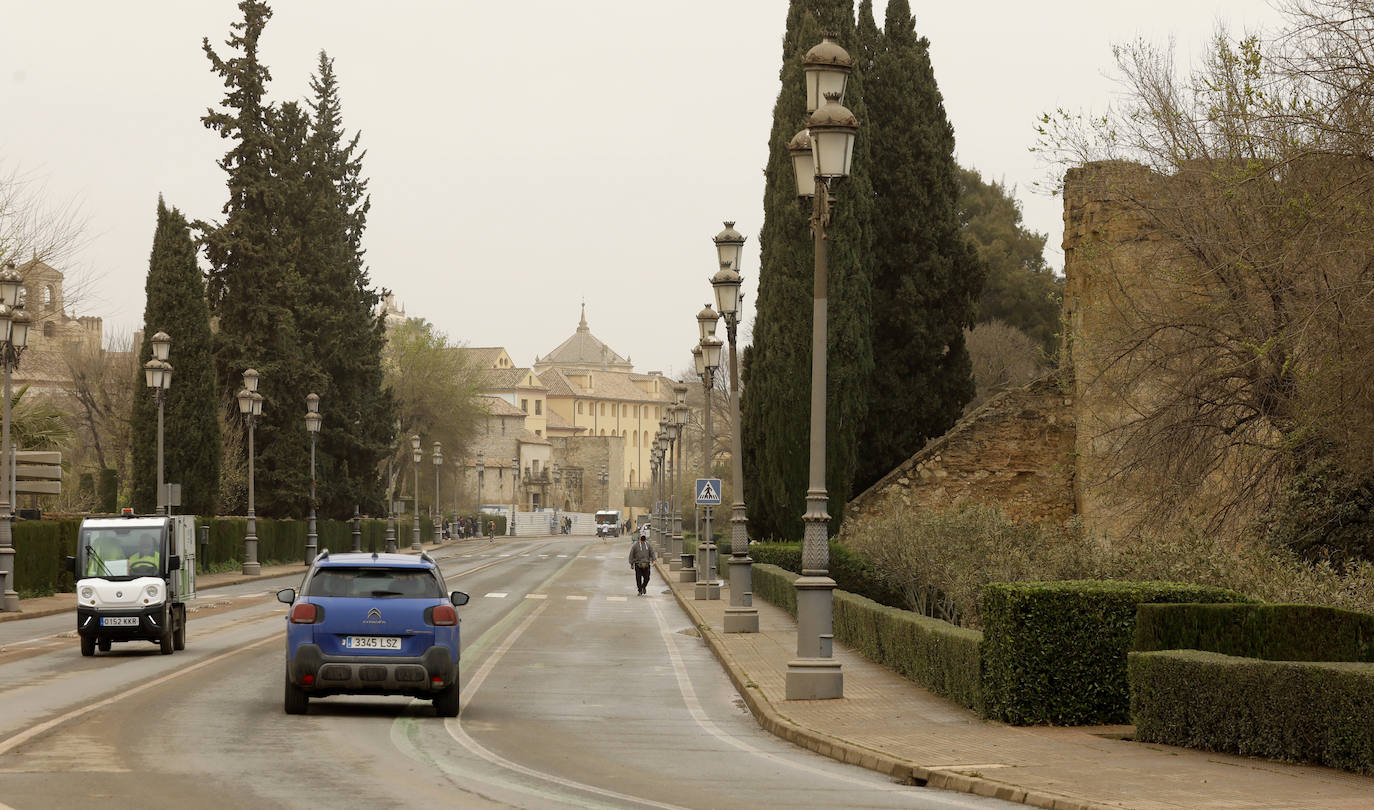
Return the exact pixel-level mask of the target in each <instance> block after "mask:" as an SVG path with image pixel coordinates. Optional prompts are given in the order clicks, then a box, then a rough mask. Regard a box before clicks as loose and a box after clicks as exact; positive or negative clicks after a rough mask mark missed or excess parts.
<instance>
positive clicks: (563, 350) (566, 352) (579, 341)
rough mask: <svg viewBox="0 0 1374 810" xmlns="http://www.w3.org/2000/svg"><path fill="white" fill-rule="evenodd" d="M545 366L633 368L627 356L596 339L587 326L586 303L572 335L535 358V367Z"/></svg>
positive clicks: (626, 369) (623, 369) (622, 369)
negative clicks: (551, 349) (617, 352)
mask: <svg viewBox="0 0 1374 810" xmlns="http://www.w3.org/2000/svg"><path fill="white" fill-rule="evenodd" d="M541 366H542V367H547V366H584V367H592V368H606V369H615V370H618V371H629V370H631V369H632V368H634V365H633V364H632V363H630V360H629V358H626V357H621V356H620V355H619V354H616V352H615V351H613V350H612V349H611V347H610V346H607V345H606V344H605V343H602V342H601V341H600V340H598V339H597V338H596V337H595V336H594V335H593V334H592V332H591V330H590V329H588V328H587V309H586V305H583V308H582V319H581V321H580V322H578V324H577V331H576V332H574V333H573V335H572V337H570V338H568V339H567V340H565V341H563V342H562V343H560V344H558V346H557V347H555V348H554V350H553V351H551V352H549V353H548V354H546V355H544V356H543V357H536V358H535V367H536V368H538V367H541Z"/></svg>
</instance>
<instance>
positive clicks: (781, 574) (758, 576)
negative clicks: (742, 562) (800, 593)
mask: <svg viewBox="0 0 1374 810" xmlns="http://www.w3.org/2000/svg"><path fill="white" fill-rule="evenodd" d="M750 567H751V568H752V569H753V586H754V596H756V597H758V598H759V599H763V600H765V601H767V602H768V603H769V604H773V605H777V606H778V607H780V608H782V609H783V610H785V611H787V612H788V613H791V614H792V615H793V616H796V615H797V589H796V587H795V586H794V585H793V583H794V582H796V581H797V577H798V576H799V575H798V574H794V573H792V572H791V571H788V570H786V569H783V568H779V567H778V566H776V565H769V564H768V563H758V562H756V563H754V564H753V565H752V566H750Z"/></svg>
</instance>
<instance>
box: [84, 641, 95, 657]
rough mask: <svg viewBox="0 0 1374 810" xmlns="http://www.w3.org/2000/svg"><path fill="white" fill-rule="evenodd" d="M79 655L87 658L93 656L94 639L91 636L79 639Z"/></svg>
mask: <svg viewBox="0 0 1374 810" xmlns="http://www.w3.org/2000/svg"><path fill="white" fill-rule="evenodd" d="M81 654H82V655H84V656H86V657H87V658H89V657H91V656H92V655H95V639H94V638H92V637H91V636H82V637H81Z"/></svg>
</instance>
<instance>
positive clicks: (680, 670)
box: [649, 599, 974, 807]
mask: <svg viewBox="0 0 1374 810" xmlns="http://www.w3.org/2000/svg"><path fill="white" fill-rule="evenodd" d="M649 606H650V607H652V608H653V611H654V618H655V619H657V620H658V632H659V634H660V635H661V636H662V637H663V643H664V645H665V646H666V647H667V648H668V660H669V661H671V662H672V665H673V674H674V675H675V676H676V677H677V685H678V691H680V692H681V693H682V700H683V703H685V704H686V706H687V711H688V712H689V713H690V714H691V715H692V719H693V720H695V721H696V724H697V725H698V726H700V727H701V728H702V730H703V731H705V732H706V733H708V734H710V735H711V736H712V737H715V738H716V739H718V740H720V741H721V742H724V743H727V744H728V745H731V746H733V747H735V748H738V749H740V750H741V751H744V752H746V753H750V754H754V755H756V756H760V757H763V758H765V759H767V760H769V761H770V762H775V763H777V764H779V765H788V766H790V767H793V768H796V769H798V770H802V771H806V772H807V773H811V774H815V773H819V772H818V771H817V770H816V769H815V767H814V765H813V764H812V763H809V762H805V761H793V760H791V759H788V758H787V757H782V756H778V755H777V754H772V753H769V752H767V751H764V750H762V749H759V748H755V747H754V746H752V745H750V744H749V743H747V742H744V741H743V740H741V739H739V738H738V737H735V736H733V735H731V734H728V733H726V732H725V731H724V730H722V729H721V728H720V727H719V726H717V725H716V723H715V721H714V720H712V719H711V718H709V717H707V716H706V712H705V710H704V709H702V707H701V701H700V700H698V699H697V693H696V690H695V689H693V688H692V682H691V680H689V679H688V677H687V667H686V665H685V664H684V663H683V661H682V654H681V653H679V652H678V649H677V639H678V634H677V633H674V632H672V631H671V630H670V629H668V622H667V621H666V620H665V619H664V618H663V608H661V607H659V600H657V599H655V600H653V601H651V602H650V603H649ZM722 668H723V667H722ZM822 775H824V776H828V777H830V778H831V779H838V780H840V781H842V782H849V783H851V784H856V785H863V786H864V787H867V788H869V789H874V790H882V791H884V792H889V793H911V794H912V795H917V794H914V793H912V790H913V789H914V788H912V787H910V786H892V785H881V784H874V783H873V782H872V781H871V780H866V779H858V778H856V777H853V776H848V775H846V774H843V773H823V774H822ZM920 795H924V794H920ZM931 798H934V797H931ZM964 806H967V807H972V806H974V805H964Z"/></svg>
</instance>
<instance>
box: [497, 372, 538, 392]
mask: <svg viewBox="0 0 1374 810" xmlns="http://www.w3.org/2000/svg"><path fill="white" fill-rule="evenodd" d="M529 373H530V370H529V369H527V368H489V369H486V370H484V371H483V372H482V387H483V388H485V389H487V390H504V389H507V388H532V389H538V388H541V387H542V386H541V385H539V383H538V382H536V383H535V384H534V385H532V386H529V385H524V382H525V375H526V374H529ZM535 379H536V380H538V379H539V378H538V377H536V378H535Z"/></svg>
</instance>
